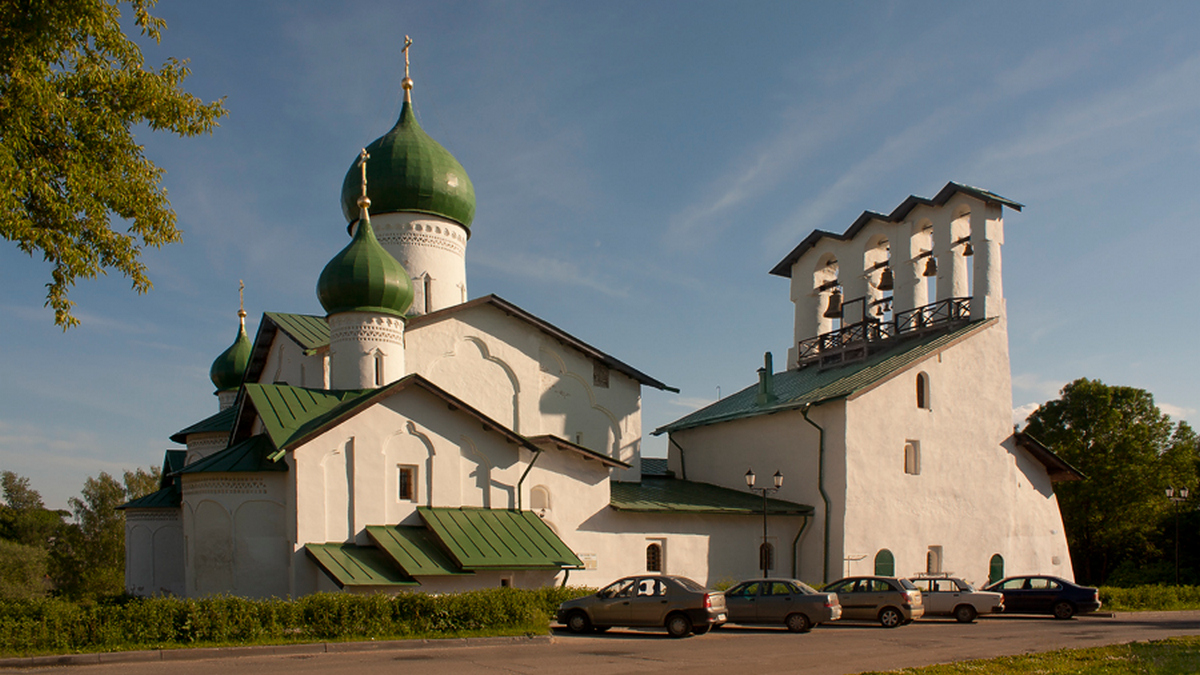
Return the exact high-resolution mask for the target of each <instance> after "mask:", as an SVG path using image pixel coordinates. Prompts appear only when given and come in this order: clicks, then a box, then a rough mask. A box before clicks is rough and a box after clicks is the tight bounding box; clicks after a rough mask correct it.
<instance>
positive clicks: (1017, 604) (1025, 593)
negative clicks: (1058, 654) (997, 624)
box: [983, 575, 1100, 619]
mask: <svg viewBox="0 0 1200 675" xmlns="http://www.w3.org/2000/svg"><path fill="white" fill-rule="evenodd" d="M983 590H985V591H995V592H997V593H1003V594H1004V613H1005V614H1052V615H1054V618H1056V619H1070V618H1071V617H1073V616H1075V615H1076V614H1082V613H1085V612H1094V611H1096V610H1098V609H1100V591H1098V590H1096V589H1095V588H1091V587H1089V586H1080V585H1078V584H1074V583H1071V582H1070V581H1067V580H1066V579H1062V578H1059V577H1049V576H1043V575H1032V576H1022V577H1006V578H1004V579H1001V580H1000V581H997V582H996V583H994V584H991V585H990V586H987V587H985V588H984V589H983Z"/></svg>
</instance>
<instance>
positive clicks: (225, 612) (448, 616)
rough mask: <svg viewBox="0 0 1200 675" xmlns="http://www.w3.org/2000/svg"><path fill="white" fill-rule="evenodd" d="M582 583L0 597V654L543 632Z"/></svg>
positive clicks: (587, 590) (578, 592) (577, 594)
mask: <svg viewBox="0 0 1200 675" xmlns="http://www.w3.org/2000/svg"><path fill="white" fill-rule="evenodd" d="M589 592H591V591H590V590H589V589H580V588H541V589H536V590H523V589H514V588H495V589H488V590H482V591H469V592H466V593H456V594H448V595H437V596H434V595H426V594H424V593H402V594H399V595H395V596H390V595H383V594H376V595H353V594H349V593H318V594H315V595H309V596H306V597H303V598H300V599H299V600H247V599H244V598H234V597H225V596H214V597H209V598H203V599H199V600H188V599H180V598H170V597H163V598H130V597H119V598H114V599H111V600H108V601H102V602H96V603H89V604H77V603H73V602H69V601H66V600H61V599H57V598H35V599H27V600H4V601H0V655H3V656H25V655H30V654H44V653H71V652H96V651H116V650H124V649H149V648H164V647H178V646H189V645H201V644H203V645H220V644H261V643H279V642H312V641H326V640H350V639H364V640H365V639H371V638H375V639H387V638H403V637H423V636H439V635H441V636H450V635H462V634H472V633H474V634H479V633H490V634H495V633H507V634H513V633H521V632H536V633H544V632H545V631H546V626H547V623H548V621H549V618H550V617H551V616H553V613H554V610H555V608H557V607H558V604H559V603H560V602H562V601H563V600H567V599H570V598H575V597H579V596H580V595H584V594H586V593H589Z"/></svg>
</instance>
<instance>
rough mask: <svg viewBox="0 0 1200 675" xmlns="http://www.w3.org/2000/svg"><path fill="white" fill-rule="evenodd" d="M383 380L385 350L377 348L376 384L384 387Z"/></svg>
mask: <svg viewBox="0 0 1200 675" xmlns="http://www.w3.org/2000/svg"><path fill="white" fill-rule="evenodd" d="M383 385H384V382H383V352H381V351H379V350H378V349H376V350H375V386H376V387H382V386H383Z"/></svg>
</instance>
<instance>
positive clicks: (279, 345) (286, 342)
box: [258, 330, 329, 389]
mask: <svg viewBox="0 0 1200 675" xmlns="http://www.w3.org/2000/svg"><path fill="white" fill-rule="evenodd" d="M328 354H329V350H328V349H323V350H320V351H318V353H316V354H311V355H307V354H305V353H304V349H303V348H302V347H301V346H300V345H299V344H297V343H296V341H295V340H293V339H292V338H291V337H290V336H288V334H287V333H285V332H284V331H283V330H276V331H275V337H274V338H273V339H272V340H271V347H270V349H269V350H268V351H267V358H266V361H265V362H264V363H263V368H262V372H261V373H259V376H258V382H259V384H290V385H292V386H293V387H310V388H313V389H328V388H329V362H328Z"/></svg>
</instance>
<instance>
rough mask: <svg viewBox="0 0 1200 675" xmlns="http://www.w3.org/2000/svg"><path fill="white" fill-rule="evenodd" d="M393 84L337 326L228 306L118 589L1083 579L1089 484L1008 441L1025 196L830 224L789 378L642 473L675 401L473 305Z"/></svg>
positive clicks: (409, 113)
mask: <svg viewBox="0 0 1200 675" xmlns="http://www.w3.org/2000/svg"><path fill="white" fill-rule="evenodd" d="M403 84H404V89H405V100H404V104H403V107H402V109H401V112H400V119H399V121H398V122H397V123H396V125H395V126H394V127H393V128H392V129H391V130H390V131H389V132H388V133H387V134H385V135H384V136H382V137H381V138H379V139H377V140H375V141H374V142H373V143H371V144H370V145H368V146H367V148H366V149H365V151H363V153H361V154H360V156H359V157H357V158H356V159H355V161H354V163H353V164H352V165H351V167H350V169H349V171H348V172H347V174H346V179H345V182H344V183H343V187H342V196H341V199H342V206H343V211H344V213H345V216H346V219H347V221H348V222H349V227H348V230H349V233H350V237H351V241H350V243H349V244H348V245H347V246H346V248H344V249H343V250H342V251H340V252H338V253H337V254H336V255H335V256H333V258H332V259H331V260H330V262H329V264H328V265H327V266H326V267H325V269H324V271H323V272H322V273H321V275H320V277H319V279H318V280H317V296H318V300H319V301H320V303H321V306H322V308H323V310H324V311H323V313H319V314H285V313H274V312H267V313H265V314H264V315H263V317H262V320H261V322H260V323H259V328H258V332H257V334H256V335H255V337H254V339H253V340H251V339H250V337H249V336H248V335H247V333H246V330H245V316H246V314H245V312H244V311H240V312H239V316H240V319H241V327H240V329H239V331H238V334H237V339H236V340H235V342H234V343H233V345H232V346H230V347H229V349H227V350H226V351H225V352H224V353H223V354H221V356H220V357H218V358H217V360H216V361H215V362H214V363H213V367H212V373H211V375H212V381H213V383H214V384H215V385H216V387H217V392H216V393H217V396H218V399H219V402H220V403H219V412H217V413H216V414H215V415H212V416H211V417H208V418H206V419H203V420H201V421H199V422H196V423H195V424H192V425H191V426H188V427H186V428H184V429H183V430H181V431H179V432H177V433H176V434H174V435H172V436H171V440H172V441H174V442H176V443H179V444H181V445H183V446H185V447H186V449H177V450H168V451H167V455H166V458H165V460H164V464H163V474H164V475H163V480H162V489H160V490H159V491H158V492H155V493H153V494H151V495H148V496H146V497H143V498H141V499H137V500H134V501H132V502H129V503H127V504H125V505H124V506H123V507H122V508H123V509H124V512H125V516H126V587H127V590H128V591H129V592H131V593H134V594H139V595H151V594H161V593H170V594H175V595H181V596H203V595H207V594H212V593H228V594H235V595H243V596H250V597H270V596H275V597H297V596H301V595H305V594H308V593H313V592H317V591H332V590H338V589H343V590H346V591H354V592H375V591H385V592H396V591H401V590H421V591H428V592H444V591H453V590H462V589H470V588H480V587H489V586H502V585H512V586H519V587H538V586H544V585H549V584H581V585H582V584H586V585H593V586H598V585H602V584H604V583H606V582H608V581H611V580H612V579H614V578H616V577H619V576H622V575H627V574H635V573H642V572H645V571H647V570H649V571H654V572H663V573H671V574H682V575H685V576H690V577H693V578H695V579H697V580H699V581H701V582H702V583H703V582H707V583H710V584H712V583H716V582H719V581H722V580H733V579H738V578H742V577H748V576H756V575H759V574H761V573H762V571H761V567H762V566H763V565H765V566H766V567H767V568H768V569H769V570H770V571H771V572H772V573H773V574H777V575H783V576H793V577H797V578H800V579H804V580H807V581H809V582H812V583H822V582H825V581H831V580H833V579H835V578H837V577H839V576H842V575H843V574H844V573H846V572H854V573H869V572H873V571H874V572H880V573H888V574H896V575H912V574H915V573H918V572H925V571H948V572H955V573H957V574H959V575H961V576H963V577H966V578H968V579H973V580H975V581H978V582H982V581H984V580H986V579H987V578H988V577H995V576H997V575H1001V574H1005V573H1008V574H1013V573H1021V572H1044V573H1052V574H1057V575H1060V576H1065V577H1067V578H1071V577H1072V572H1071V563H1070V558H1069V556H1068V552H1067V544H1066V539H1065V536H1064V534H1063V531H1062V518H1061V516H1060V515H1059V511H1058V506H1057V502H1056V500H1055V497H1054V492H1053V484H1054V482H1056V481H1060V480H1075V479H1078V478H1080V475H1079V474H1078V472H1076V471H1075V470H1074V469H1073V468H1071V467H1070V466H1069V465H1067V464H1065V463H1064V462H1063V461H1061V460H1060V459H1059V458H1057V457H1056V456H1055V455H1054V454H1053V453H1052V452H1051V451H1049V450H1048V449H1047V448H1045V447H1043V446H1042V445H1041V444H1039V443H1038V442H1037V441H1036V440H1034V439H1032V438H1028V437H1025V436H1023V435H1021V434H1017V433H1014V431H1013V428H1012V425H1011V391H1010V389H1011V383H1010V372H1009V363H1008V337H1007V326H1006V321H1005V309H1004V299H1003V294H1002V289H1001V276H1000V247H1001V244H1002V243H1003V220H1002V217H1001V216H1002V210H1003V209H1004V208H1005V207H1009V208H1016V209H1019V208H1021V206H1020V205H1019V204H1016V203H1014V202H1011V201H1009V200H1007V199H1005V198H1003V197H1000V196H998V195H995V194H992V193H989V192H986V191H984V190H979V189H976V188H971V187H967V186H963V185H958V184H955V183H950V184H948V185H947V186H946V187H945V188H944V189H943V190H942V191H941V192H940V193H938V195H937V196H936V197H934V198H933V199H921V198H916V197H911V198H909V199H908V200H906V201H905V202H904V203H903V204H901V205H900V206H899V207H897V208H896V209H895V210H894V211H893V212H892V213H891V214H889V215H881V214H876V213H870V212H868V213H864V214H863V216H862V217H861V218H859V219H858V220H857V221H856V222H855V223H854V224H853V225H852V226H851V227H850V228H849V229H848V230H847V231H846V232H845V233H844V234H835V233H830V232H822V231H816V232H814V233H813V234H812V235H810V236H809V237H808V238H806V239H805V240H804V241H803V242H801V243H800V245H799V246H798V247H797V248H796V249H795V250H793V251H792V252H791V253H790V254H788V256H787V257H785V258H784V259H783V261H782V262H780V263H779V264H778V265H777V266H776V267H775V269H773V270H772V273H773V274H777V275H780V276H784V277H788V278H790V279H791V298H792V301H793V303H794V304H795V317H796V319H795V338H794V340H793V343H792V347H790V348H789V349H788V353H787V354H788V356H787V368H786V369H785V370H783V371H780V372H774V368H773V367H772V364H771V360H770V355H768V358H767V360H766V361H767V362H766V364H765V366H764V368H763V369H762V370H761V371H760V373H759V381H758V383H757V384H756V385H754V386H751V387H749V388H747V389H745V390H743V391H741V392H738V393H736V394H733V395H731V396H728V397H726V398H724V399H722V400H720V401H717V402H716V403H714V404H712V405H710V406H708V407H706V408H704V409H702V410H699V411H696V412H694V413H692V414H691V415H688V416H686V417H684V418H682V419H680V420H678V421H676V422H674V423H672V424H669V425H666V426H664V427H663V428H661V429H658V430H656V431H655V432H654V433H656V434H659V433H667V434H669V443H668V447H669V453H670V454H669V457H668V458H667V459H666V460H662V459H643V458H642V456H641V439H642V433H643V432H642V426H641V388H642V387H644V386H646V387H654V388H658V389H665V390H670V391H674V389H672V388H671V387H669V386H668V385H666V384H664V383H663V382H660V381H659V380H657V379H655V378H654V377H652V376H650V375H648V374H646V373H644V372H642V371H641V370H638V369H637V368H635V367H633V366H630V365H628V364H626V363H624V362H623V361H621V360H619V359H618V358H616V357H614V356H612V355H610V354H608V353H606V352H604V351H602V350H601V349H599V348H597V347H594V346H592V345H590V344H588V343H586V342H584V341H583V340H581V339H579V338H577V337H575V336H573V335H571V334H570V333H567V332H566V331H564V330H562V329H561V328H558V327H557V326H555V325H553V324H551V323H550V322H548V321H546V320H544V319H541V318H539V317H536V316H533V315H532V314H530V313H528V312H526V311H524V310H522V309H521V308H520V307H519V306H517V305H515V304H512V303H511V302H509V301H507V300H504V299H501V298H499V297H496V296H494V295H485V296H482V297H477V298H475V299H468V298H469V296H468V294H467V275H466V248H467V243H468V241H469V239H470V235H471V227H472V222H473V220H474V215H475V196H474V189H473V187H472V185H471V181H470V179H469V178H468V177H467V174H466V172H465V171H464V170H463V168H462V166H461V165H460V164H459V163H458V161H457V160H455V159H454V157H453V156H452V155H451V154H450V153H449V152H447V151H446V150H445V149H444V148H443V147H442V146H441V145H439V144H438V143H437V142H436V141H434V140H433V139H432V138H430V137H429V136H428V135H427V134H426V133H425V132H424V131H422V129H421V127H420V125H419V124H418V123H417V121H416V118H415V116H414V112H413V107H412V100H411V89H412V80H411V79H409V78H407V77H405V80H404V83H403ZM750 467H753V468H754V469H755V470H756V471H758V472H759V473H760V474H761V476H763V477H764V478H762V479H760V482H759V484H758V486H759V487H761V486H762V484H763V483H764V482H769V480H770V479H769V478H767V476H769V474H771V473H772V472H775V471H778V472H779V473H780V474H781V475H782V476H784V477H785V480H784V481H783V484H782V486H781V487H780V488H779V490H778V491H777V492H775V493H774V494H773V496H772V498H770V499H767V500H765V502H764V499H763V497H762V496H761V493H754V492H751V491H749V490H748V489H747V485H746V482H745V481H744V479H743V476H744V474H745V473H746V470H747V469H748V468H750ZM764 504H765V506H764ZM764 511H765V514H766V515H765V517H764ZM764 520H765V522H766V526H765V527H766V538H765V541H764V537H763V527H764V525H763V523H764Z"/></svg>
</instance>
